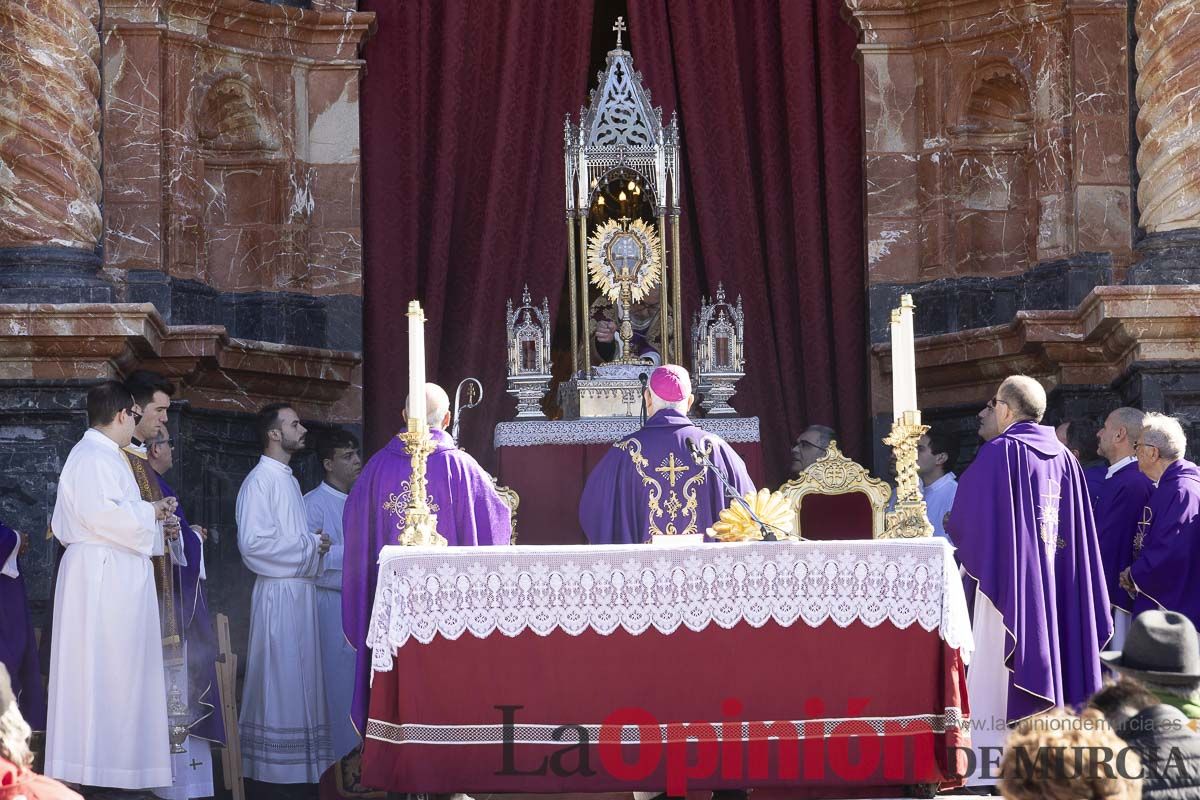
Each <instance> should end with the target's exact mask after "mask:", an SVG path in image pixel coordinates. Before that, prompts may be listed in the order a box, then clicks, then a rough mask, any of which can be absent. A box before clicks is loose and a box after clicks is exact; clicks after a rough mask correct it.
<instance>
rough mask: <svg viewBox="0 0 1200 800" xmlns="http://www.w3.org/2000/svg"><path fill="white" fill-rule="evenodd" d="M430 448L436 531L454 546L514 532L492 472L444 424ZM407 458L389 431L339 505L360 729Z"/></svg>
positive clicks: (489, 541) (399, 523)
mask: <svg viewBox="0 0 1200 800" xmlns="http://www.w3.org/2000/svg"><path fill="white" fill-rule="evenodd" d="M430 435H431V436H432V437H433V441H434V451H433V453H431V454H430V455H429V460H428V462H427V463H426V491H427V493H428V496H429V506H430V509H431V510H432V511H433V512H434V513H436V514H437V528H438V533H440V534H442V536H445V537H446V540H447V541H448V542H449V543H450V545H451V546H452V547H465V546H471V545H506V544H508V543H509V540H510V539H511V538H512V519H511V516H510V514H509V510H508V506H506V505H505V504H504V501H503V500H501V499H500V495H499V494H497V493H496V485H495V482H494V481H493V480H492V476H491V475H489V474H488V473H487V472H485V471H484V469H483V467H481V466H479V464H478V462H476V461H475V459H473V458H471V456H469V455H468V454H467V453H465V452H464V451H462V450H459V449H458V448H457V447H455V445H454V440H453V439H451V438H450V434H448V433H446V432H445V431H440V430H433V431H430ZM411 475H412V457H411V456H410V455H409V454H408V453H407V452H406V451H405V449H404V442H402V441H401V440H400V439H399V438H397V437H393V438H392V440H391V441H390V442H388V443H387V444H386V445H385V446H384V447H383V449H382V450H380V451H379V452H378V453H376V454H375V455H373V456H371V458H370V460H369V461H367V465H366V466H365V467H363V471H362V474H361V475H359V476H358V480H357V481H355V483H354V488H353V489H352V490H351V491H350V496H349V497H347V498H346V509H345V511H343V512H342V533H343V536H344V537H345V544H344V547H345V549H344V551H343V556H342V628H343V629H344V630H345V633H346V639H347V641H349V642H350V645H351V646H352V647H353V648H354V649H355V651H357V658H356V659H355V670H354V702H353V705H352V706H351V713H350V716H351V719H352V720H353V722H354V727H355V728H357V729H358V731H359V733H360V734H361V733H362V732H363V730H364V726H365V723H366V718H367V709H368V706H369V705H370V696H371V688H370V686H371V651H370V650H368V649H367V648H366V647H365V644H366V640H367V628H368V626H369V625H370V623H371V606H372V604H373V602H374V600H375V581H376V578H377V576H378V574H379V572H378V570H379V567H378V563H377V562H378V559H379V551H380V550H382V549H383V548H384V546H385V545H390V544H399V543H400V542H399V537H400V533H401V531H402V530H403V529H404V504H405V502H407V500H408V479H409V477H410V476H411Z"/></svg>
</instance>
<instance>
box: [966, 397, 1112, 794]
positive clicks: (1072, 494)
mask: <svg viewBox="0 0 1200 800" xmlns="http://www.w3.org/2000/svg"><path fill="white" fill-rule="evenodd" d="M1045 410H1046V392H1045V390H1044V389H1043V388H1042V386H1041V384H1039V383H1038V382H1037V381H1035V380H1034V379H1032V378H1029V377H1026V376H1023V375H1017V376H1013V377H1010V378H1008V379H1007V380H1005V381H1004V382H1003V383H1002V384H1000V388H999V389H998V390H997V392H996V395H995V397H993V398H992V399H991V400H990V401H988V404H987V407H986V408H984V410H983V411H981V412H980V414H979V418H980V423H981V424H980V435H981V436H982V437H983V438H984V439H985V440H987V441H986V442H985V443H984V445H983V446H982V447H981V448H980V449H979V453H978V455H976V457H975V461H974V462H972V464H971V466H970V467H968V468H967V470H966V471H965V472H964V473H963V475H962V478H961V479H960V480H959V483H958V495H957V497H956V498H955V502H954V508H953V510H952V511H951V512H950V520H949V522H948V523H947V526H946V528H947V530H948V531H949V533H950V538H951V540H952V541H953V543H954V544H955V546H956V547H957V548H958V552H957V555H958V558H959V560H960V562H961V564H962V566H963V568H964V569H965V570H966V572H967V573H968V575H969V576H970V578H971V579H972V580H973V581H974V582H975V583H976V584H977V586H976V589H977V591H976V595H975V607H974V617H973V620H972V623H973V628H974V633H975V653H974V655H973V657H972V659H971V664H970V667H969V669H968V671H967V694H968V696H969V697H970V698H971V716H972V718H973V719H976V720H979V721H980V722H979V726H978V727H973V728H972V733H971V736H972V741H973V745H974V746H975V747H977V748H979V747H984V746H989V747H999V746H1001V745H1003V743H1004V739H1005V735H1006V731H1005V723H1007V724H1009V725H1011V724H1014V723H1016V722H1018V721H1019V720H1022V719H1024V718H1026V717H1029V716H1032V715H1034V714H1039V713H1041V712H1043V711H1047V710H1049V709H1051V708H1053V707H1055V706H1063V705H1078V704H1080V703H1082V702H1084V701H1085V700H1087V698H1088V697H1090V696H1091V695H1092V694H1093V693H1094V692H1095V691H1096V690H1097V689H1099V688H1100V685H1101V671H1100V648H1101V647H1102V646H1103V645H1104V644H1105V642H1107V641H1108V640H1109V637H1111V636H1112V618H1111V617H1110V615H1109V608H1108V590H1107V588H1106V586H1105V583H1104V573H1103V571H1102V569H1101V566H1100V546H1099V542H1098V540H1097V536H1096V524H1095V521H1094V519H1093V517H1092V507H1091V503H1090V501H1089V499H1088V495H1087V489H1086V487H1085V485H1084V476H1083V470H1082V469H1081V468H1080V466H1079V462H1078V461H1077V460H1076V459H1075V457H1074V456H1073V455H1071V453H1070V452H1069V451H1068V450H1067V448H1066V447H1065V446H1064V445H1063V444H1062V442H1060V441H1059V440H1058V439H1057V438H1056V437H1055V435H1054V429H1053V428H1051V427H1049V426H1046V425H1039V424H1038V423H1039V422H1040V421H1041V419H1042V415H1043V414H1044V413H1045ZM980 782H981V783H985V782H987V781H986V780H984V781H980Z"/></svg>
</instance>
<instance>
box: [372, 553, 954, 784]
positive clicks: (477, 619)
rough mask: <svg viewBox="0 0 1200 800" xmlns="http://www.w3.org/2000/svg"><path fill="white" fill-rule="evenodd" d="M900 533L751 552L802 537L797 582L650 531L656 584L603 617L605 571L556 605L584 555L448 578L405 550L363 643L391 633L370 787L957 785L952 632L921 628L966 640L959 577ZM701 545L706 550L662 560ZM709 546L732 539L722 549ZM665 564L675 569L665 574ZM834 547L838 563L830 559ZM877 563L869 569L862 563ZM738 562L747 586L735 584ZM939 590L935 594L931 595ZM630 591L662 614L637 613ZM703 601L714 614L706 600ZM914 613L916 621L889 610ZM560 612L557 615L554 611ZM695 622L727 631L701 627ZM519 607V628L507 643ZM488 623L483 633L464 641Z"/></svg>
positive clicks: (375, 711)
mask: <svg viewBox="0 0 1200 800" xmlns="http://www.w3.org/2000/svg"><path fill="white" fill-rule="evenodd" d="M900 546H902V547H907V549H906V550H904V551H902V552H901V553H900V555H897V556H896V557H895V558H893V559H892V561H891V562H889V563H888V565H886V566H885V565H884V563H883V562H882V561H880V558H879V557H878V556H877V555H874V553H880V552H883V551H886V550H887V549H888V548H892V545H890V544H888V543H867V542H861V543H860V542H853V543H851V542H837V543H830V542H823V543H820V545H819V546H818V545H809V544H791V543H788V544H783V543H777V544H762V543H759V544H756V545H754V546H753V547H754V548H794V550H795V552H796V553H797V554H798V556H799V557H800V560H801V561H800V566H799V567H797V568H796V570H795V572H796V574H797V575H798V576H799V578H798V580H797V581H796V582H794V583H791V584H786V585H785V584H784V582H783V579H782V578H780V577H778V576H780V575H782V574H784V573H787V572H788V571H789V570H790V569H791V567H790V566H789V562H788V561H787V560H786V559H785V560H783V561H781V562H773V563H772V564H771V565H770V566H767V567H765V568H764V569H762V570H760V573H761V575H760V577H755V575H753V574H751V575H749V576H747V575H746V574H745V573H746V571H747V568H748V571H749V572H750V573H754V572H755V570H757V569H759V567H758V566H756V565H757V564H758V563H759V562H760V561H761V560H762V559H761V556H760V554H762V553H770V551H766V550H761V549H759V550H754V549H751V550H746V549H745V548H748V547H751V546H750V545H733V546H730V545H703V546H700V548H658V547H654V546H648V545H643V546H640V548H639V549H640V550H641V554H640V555H638V556H637V557H638V558H642V559H644V560H646V561H647V562H648V563H649V562H650V561H654V560H658V561H659V563H658V564H657V565H655V566H653V567H651V566H646V567H645V570H644V572H642V573H641V574H642V575H643V576H651V573H655V574H656V576H652V577H642V578H641V579H640V581H635V582H638V583H640V584H642V585H641V586H637V587H633V588H632V589H629V590H628V591H629V593H630V596H628V597H625V598H624V599H623V600H613V599H611V598H609V599H606V600H604V601H603V602H602V603H600V605H601V606H604V608H603V609H602V611H601V613H599V614H597V612H596V605H597V602H598V601H597V600H596V598H597V597H599V596H600V595H601V594H602V592H604V591H607V589H608V587H609V584H608V583H607V582H606V577H605V576H606V575H607V573H606V572H605V571H604V569H599V570H596V569H594V568H593V569H592V570H591V571H588V570H587V569H586V568H585V569H584V570H583V572H586V573H587V575H588V576H591V577H581V578H579V579H578V587H584V588H582V589H578V592H576V594H578V595H579V596H578V597H575V598H573V599H569V600H563V597H565V596H566V595H569V594H571V593H572V591H573V590H572V589H571V587H569V586H564V583H563V581H564V580H565V581H567V582H570V581H572V580H576V578H575V577H573V576H577V575H579V570H578V569H577V566H578V565H576V564H570V563H568V564H565V565H564V563H563V562H561V561H560V562H558V563H557V564H555V563H553V562H547V563H538V562H533V563H530V562H529V561H528V560H522V559H524V556H523V555H522V556H521V557H519V558H516V559H511V560H506V559H505V557H504V556H503V555H501V554H499V553H497V554H495V555H494V556H493V554H487V555H486V556H484V562H486V561H489V560H490V561H491V563H492V566H494V567H495V568H494V569H492V567H489V566H487V565H486V564H484V563H483V562H479V561H478V559H477V560H476V562H477V563H473V564H471V565H469V566H464V572H463V573H460V574H459V575H453V574H451V573H452V572H453V570H452V569H450V568H448V567H447V566H446V563H443V564H442V567H441V569H438V568H437V566H436V564H437V563H438V562H435V561H430V560H427V559H426V560H422V557H421V556H420V555H417V556H415V560H414V557H409V556H401V557H399V558H400V559H403V560H404V561H405V563H401V564H398V563H397V561H396V560H395V559H393V560H392V561H391V562H390V563H388V564H384V567H383V570H381V575H380V581H381V582H380V592H381V594H380V596H379V597H377V600H376V615H375V619H374V620H373V623H372V637H378V638H380V639H382V638H384V632H385V631H390V632H391V637H392V639H391V641H393V642H399V643H400V644H399V646H396V647H394V648H393V647H391V646H390V645H383V646H382V649H381V647H380V646H378V644H377V647H376V650H375V653H376V659H375V664H376V670H377V671H376V672H375V674H374V680H373V687H372V690H371V704H370V714H369V716H370V721H369V722H368V725H367V732H366V745H365V750H364V756H363V781H364V783H366V784H367V785H371V786H377V787H381V788H386V789H388V790H389V791H395V792H603V791H631V790H653V791H661V790H662V789H664V788H668V789H669V790H670V791H671V792H672V793H673V794H680V793H682V791H683V790H684V789H685V788H686V789H691V790H696V789H718V788H728V789H737V788H749V787H788V786H792V787H795V786H804V787H806V788H814V787H831V788H832V787H842V788H843V789H845V788H846V787H852V788H851V789H849V791H855V790H861V789H863V788H866V787H871V788H875V787H887V786H903V785H911V784H919V783H942V784H943V785H957V783H958V781H957V780H956V779H955V778H954V777H953V775H954V774H956V773H961V772H962V771H963V768H964V757H963V755H962V751H961V750H948V748H965V747H967V746H968V743H969V740H968V738H967V735H966V732H965V730H964V729H963V728H962V727H961V726H962V720H963V718H964V717H965V716H966V714H967V701H966V690H965V685H966V682H965V668H964V665H963V661H962V656H961V652H960V649H959V648H960V647H962V646H963V645H962V643H961V642H960V643H958V645H959V646H957V647H956V646H955V644H954V643H952V642H951V641H948V640H947V639H946V638H945V635H944V631H943V632H942V633H941V634H940V633H939V629H938V628H936V627H935V629H933V630H929V629H927V627H924V626H923V625H924V624H925V623H929V621H930V619H936V617H937V614H939V613H942V614H943V615H944V616H943V617H942V618H941V626H942V628H956V629H958V630H959V631H960V632H961V630H962V629H963V627H964V625H966V630H967V631H968V633H967V637H968V639H969V623H965V622H964V621H965V619H966V612H965V605H964V604H963V600H962V593H961V586H957V587H954V586H949V587H947V586H946V585H945V584H944V583H943V582H942V577H943V576H938V575H933V576H932V577H931V576H930V574H929V573H931V572H936V571H937V569H938V568H937V566H936V561H937V558H938V555H939V554H940V551H939V550H937V548H940V547H942V546H943V545H941V544H940V543H939V542H929V546H928V547H926V546H925V545H921V546H918V547H916V548H915V549H914V548H913V546H912V545H911V544H907V545H900ZM818 547H819V548H822V549H817V548H818ZM706 548H707V549H709V550H710V552H709V553H705V554H704V555H703V557H701V558H695V557H692V556H693V554H690V553H684V554H679V553H672V554H668V553H667V552H666V551H679V550H685V549H692V550H696V549H700V550H703V549H706ZM721 548H743V549H741V550H736V549H730V550H728V551H727V552H728V556H725V554H724V553H721V552H719V551H720V549H721ZM922 548H924V549H922ZM930 548H933V549H932V551H931V549H930ZM389 549H391V548H389ZM487 549H488V550H502V548H487ZM563 549H564V548H553V550H560V551H561V550H563ZM566 549H567V550H572V551H574V552H576V553H579V552H584V553H589V554H590V553H592V552H595V550H598V549H600V548H587V549H586V550H583V551H580V550H577V549H575V548H566ZM605 549H607V548H605ZM892 549H893V550H894V549H895V548H892ZM513 550H518V551H521V550H523V551H525V552H526V553H528V552H530V551H535V550H544V551H550V550H552V548H513ZM627 550H628V548H627ZM711 551H718V552H716V553H715V554H714V553H713V552H711ZM783 552H784V551H783V550H782V549H780V550H778V551H777V553H783ZM898 552H899V551H898ZM385 553H386V551H385ZM914 553H915V554H916V555H917V556H918V558H920V557H922V556H923V555H928V556H931V557H930V558H928V559H926V561H925V564H926V565H934V566H932V567H931V568H925V572H923V573H922V572H920V570H921V569H922V567H918V568H917V572H913V571H912V570H911V569H910V570H909V572H908V574H907V575H905V576H900V577H897V576H896V565H897V564H901V563H905V562H904V561H903V559H905V558H907V559H909V560H910V561H911V560H912V554H914ZM945 553H946V558H947V559H949V551H948V549H947V550H946V551H945ZM619 555H620V557H621V559H623V560H624V561H623V563H624V566H622V567H621V568H620V569H621V570H622V571H623V572H624V573H625V577H623V578H622V579H621V580H618V581H614V582H612V585H618V584H620V583H621V582H622V581H623V580H625V578H627V577H628V576H634V575H638V574H639V573H638V570H637V569H631V568H630V562H631V559H630V557H629V555H628V553H627V552H626V553H621V554H619ZM884 555H885V556H886V555H887V554H886V553H884ZM468 557H469V556H468ZM722 557H724V561H722V560H721V559H722ZM663 559H673V560H675V561H676V562H678V565H677V567H676V568H675V571H674V572H673V573H672V572H671V570H670V569H664V567H663V563H662V560H663ZM839 559H840V563H841V564H842V567H838V566H831V565H834V564H835V562H838V561H839ZM872 560H874V561H875V562H876V567H877V569H874V570H872V569H871V568H869V567H866V566H864V565H867V564H869V563H871V562H872ZM885 560H886V559H885ZM381 561H383V559H382V558H381ZM704 561H707V562H708V563H701V562H704ZM443 562H444V559H443ZM613 563H617V562H613ZM949 563H950V564H952V563H953V562H952V561H950V562H949ZM578 564H579V565H586V558H583V559H578ZM735 564H736V565H737V566H735ZM738 570H741V571H742V573H741V574H739V575H737V576H736V578H737V582H738V586H737V587H736V589H734V590H730V589H729V587H730V586H732V584H733V582H734V578H733V577H731V576H733V575H734V573H736V572H738ZM839 570H840V572H839ZM868 572H869V573H870V574H868ZM385 573H387V574H385ZM468 574H469V575H472V576H474V577H473V579H468V578H467V577H465V576H466V575H468ZM548 574H549V577H547V575H548ZM856 574H857V578H855V577H854V576H855V575H856ZM888 574H890V575H891V578H888V577H885V576H886V575H888ZM435 575H437V576H438V577H437V578H435V577H434V576H435ZM555 576H558V577H557V578H556V577H555ZM664 576H669V577H667V578H665V580H666V583H664ZM761 576H768V577H769V578H771V579H770V580H765V581H764V580H763V579H761ZM772 576H774V577H772ZM945 577H949V575H946V576H945ZM953 578H954V580H955V581H957V573H956V572H955V573H954V574H953ZM921 581H924V582H925V583H924V584H922V586H921V587H917V588H914V587H915V586H916V584H917V583H920V582H921ZM468 584H472V585H468ZM652 584H653V586H652ZM885 584H886V585H885ZM485 587H491V589H490V590H488V589H486V588H485ZM506 587H507V588H506ZM578 587H577V588H578ZM714 587H716V588H715V589H714ZM942 589H946V591H945V597H942V596H940V595H939V596H936V597H935V596H932V594H931V593H933V592H940V591H941V590H942ZM875 592H878V593H880V596H881V597H882V596H884V595H887V596H888V597H891V598H893V599H895V598H896V597H897V595H898V594H904V593H905V592H908V593H909V594H911V597H912V598H913V602H912V604H911V605H912V606H913V607H917V606H920V607H922V609H923V611H921V612H913V611H912V609H911V608H904V607H903V606H904V603H903V602H901V603H896V604H893V605H892V607H891V612H890V614H889V616H888V618H886V619H881V618H880V617H879V616H878V615H877V614H874V612H873V611H872V610H871V609H873V608H874V606H875V605H877V604H874V603H873V602H872V600H871V598H870V597H869V595H871V594H872V593H875ZM556 593H557V594H556ZM639 593H640V597H641V600H640V601H639V602H642V603H644V604H645V605H646V606H647V607H651V606H653V608H654V610H653V612H647V613H646V614H644V615H643V614H639V612H638V611H637V610H636V609H634V608H632V599H631V597H632V595H638V594H639ZM689 593H690V596H691V597H692V599H691V600H690V601H689V600H687V599H686V598H684V595H686V594H689ZM584 595H586V597H583V599H582V600H580V599H579V597H582V596H584ZM667 595H671V596H672V597H673V598H674V599H673V600H664V597H666V596H667ZM700 595H706V596H707V599H705V600H701V599H698V598H699V597H700ZM718 595H720V596H722V597H725V598H726V599H725V600H720V599H715V598H717V597H718ZM835 595H836V596H837V599H832V598H834V596H835ZM489 598H490V599H489ZM729 598H735V599H729ZM806 598H809V599H806ZM791 601H795V602H792V603H791V606H792V607H793V609H794V608H795V607H800V606H803V608H804V611H803V612H802V613H801V618H795V616H793V615H791V614H788V613H786V610H787V608H788V604H789V602H791ZM673 602H674V603H676V611H678V615H677V617H672V614H674V613H675V611H672V610H671V608H669V606H671V603H673ZM704 603H708V604H710V607H709V609H708V610H707V611H705V610H702V609H700V608H699V605H698V604H704ZM738 603H744V604H745V609H746V610H745V611H744V618H743V619H742V620H741V621H738V622H733V623H732V624H729V623H731V621H732V620H733V616H731V613H730V611H729V608H730V607H732V606H733V605H736V604H738ZM756 603H757V604H758V605H757V606H755V604H756ZM381 604H384V605H387V604H391V606H392V609H391V610H387V609H384V610H381ZM714 604H715V605H714ZM822 604H824V606H822ZM531 606H541V607H544V608H545V612H544V613H543V612H542V611H539V610H537V609H531ZM767 606H770V610H769V612H768V611H767V610H766V607H767ZM818 606H822V608H823V611H819V610H818ZM849 606H856V607H857V608H858V609H859V610H858V611H854V612H849V613H851V614H858V615H859V619H857V620H855V621H850V622H848V623H846V622H845V621H846V620H847V619H849V617H848V616H846V614H847V613H848V612H847V608H848V607H849ZM718 607H719V608H718ZM689 609H691V610H690V611H689ZM714 609H715V610H714ZM820 613H827V618H826V619H825V621H824V622H822V623H820V624H817V625H815V626H814V625H810V624H808V623H806V622H805V618H808V617H812V616H813V615H814V614H816V615H817V616H819V614H820ZM914 613H915V614H916V615H917V616H920V617H922V618H923V619H924V623H922V624H916V623H912V624H908V625H907V626H906V627H901V626H900V625H898V624H895V622H894V620H895V619H908V618H911V616H912V614H914ZM556 614H557V615H559V620H558V621H557V622H548V621H547V620H548V618H549V617H553V616H554V615H556ZM605 614H608V616H607V617H606V616H605ZM706 614H710V615H711V617H712V622H716V623H717V624H706V623H705V622H704V619H706V617H705V615H706ZM523 615H524V616H525V617H526V618H527V619H528V627H526V628H524V629H521V630H520V631H519V632H516V633H515V635H513V632H514V631H517V629H518V627H519V626H515V625H514V620H516V619H517V618H518V617H522V616H523ZM581 615H586V616H590V617H591V618H592V622H591V624H590V627H589V626H587V625H582V624H580V616H581ZM618 616H619V617H621V623H620V624H619V625H618V624H616V621H615V619H614V618H615V617H618ZM651 616H652V617H653V622H652V623H651V622H650V621H649V617H651ZM399 617H404V618H403V619H399ZM485 618H487V619H486V620H485ZM680 618H682V619H680ZM780 618H783V620H784V621H783V622H781V621H779V620H780ZM788 619H791V620H792V621H791V622H790V624H787V620H788ZM672 620H675V623H674V624H676V625H677V627H675V628H673V629H672V628H671V627H670V623H671V621H672ZM748 620H749V621H748ZM760 621H761V624H759V622H760ZM933 624H935V625H936V624H937V623H936V621H935V622H934V623H933ZM491 626H497V627H498V628H499V629H496V628H495V627H491ZM597 626H602V629H603V630H610V629H611V632H608V633H607V634H605V633H602V632H600V630H601V629H599V628H598V627H597ZM490 627H491V630H490V632H488V633H486V634H485V635H476V634H473V633H472V631H473V630H475V631H477V632H483V631H488V630H489V628H490ZM630 627H633V628H634V629H635V630H638V631H640V632H631V631H630V630H629V628H630ZM643 627H644V629H643ZM464 628H465V630H464ZM663 628H666V629H667V630H668V631H669V632H663ZM696 628H700V629H698V630H697V629H696ZM568 631H570V632H568ZM447 632H450V633H451V635H447ZM455 632H458V633H459V634H460V635H457V636H456V637H455V636H454V635H453V634H454V633H455ZM372 641H375V639H374V638H373V639H372ZM969 647H970V646H969V644H968V645H966V649H968V650H969ZM381 653H382V654H383V655H384V658H383V661H382V662H381V659H380V654H381ZM384 662H391V663H390V669H384V668H385V667H387V666H388V664H387V663H384ZM625 725H629V726H637V725H641V726H642V727H641V728H637V727H625V728H623V727H622V726H625ZM563 726H566V727H563ZM781 739H782V741H780V740H781ZM618 740H620V741H621V742H623V744H617V741H618ZM771 740H774V741H771ZM581 741H584V742H585V743H584V744H583V745H582V746H581V745H580V742H581ZM640 742H645V743H644V744H641V743H640ZM556 754H557V755H556ZM893 791H894V790H893Z"/></svg>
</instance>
